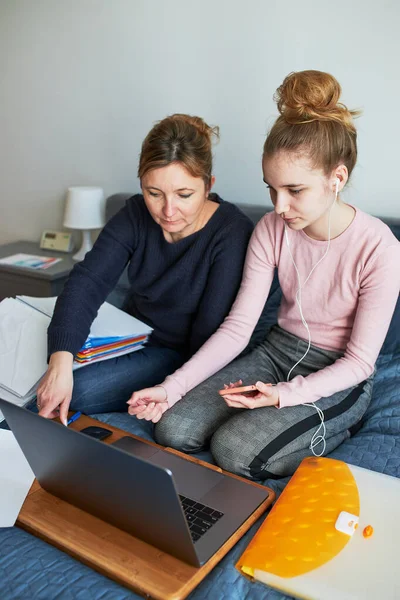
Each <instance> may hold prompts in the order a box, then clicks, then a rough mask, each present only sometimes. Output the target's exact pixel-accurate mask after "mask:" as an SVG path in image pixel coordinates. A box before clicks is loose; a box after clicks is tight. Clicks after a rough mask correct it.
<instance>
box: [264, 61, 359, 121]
mask: <svg viewBox="0 0 400 600" xmlns="http://www.w3.org/2000/svg"><path fill="white" fill-rule="evenodd" d="M341 93H342V88H341V87H340V84H339V82H338V81H337V80H336V79H335V78H334V77H333V76H332V75H330V74H329V73H323V72H322V71H300V72H299V73H290V74H289V75H288V76H287V77H285V79H284V81H283V83H282V85H281V86H279V88H278V89H277V90H276V93H275V95H274V100H275V102H276V103H277V106H278V110H279V112H280V113H281V115H282V117H283V118H284V119H285V121H286V123H290V124H291V125H299V124H302V123H308V122H310V121H337V122H338V123H342V124H343V125H345V127H347V129H349V130H350V131H355V127H354V123H353V117H356V116H357V115H358V114H359V113H358V111H355V110H353V111H351V110H349V109H348V108H347V107H346V106H345V105H344V104H342V103H341V102H339V98H340V95H341Z"/></svg>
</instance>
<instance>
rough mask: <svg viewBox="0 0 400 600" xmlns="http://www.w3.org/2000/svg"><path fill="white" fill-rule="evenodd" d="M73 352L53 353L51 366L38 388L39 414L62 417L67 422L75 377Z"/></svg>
mask: <svg viewBox="0 0 400 600" xmlns="http://www.w3.org/2000/svg"><path fill="white" fill-rule="evenodd" d="M73 360H74V357H73V355H72V354H71V352H55V353H54V354H52V355H51V357H50V361H49V367H48V369H47V371H46V373H45V375H44V377H43V379H42V381H41V382H40V384H39V387H38V390H37V406H38V409H39V415H41V416H42V417H46V418H47V419H53V418H54V417H58V416H59V417H60V421H61V423H63V424H64V425H66V424H67V419H68V409H69V405H70V402H71V398H72V388H73V385H74V378H73V375H72V363H73Z"/></svg>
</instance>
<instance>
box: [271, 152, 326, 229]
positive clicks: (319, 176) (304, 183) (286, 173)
mask: <svg viewBox="0 0 400 600" xmlns="http://www.w3.org/2000/svg"><path fill="white" fill-rule="evenodd" d="M263 174H264V182H265V183H266V184H267V186H268V188H269V192H270V196H271V201H272V204H273V205H274V208H275V212H276V213H277V214H278V215H279V216H280V217H282V219H284V221H285V223H286V224H287V226H288V227H290V229H294V230H297V231H298V230H300V229H306V228H307V227H308V228H310V229H311V230H313V229H314V228H315V227H317V228H318V224H319V222H321V223H322V222H325V218H324V217H325V215H326V214H327V212H328V211H329V209H330V208H331V206H332V203H333V202H334V201H335V178H334V176H333V178H332V177H327V176H326V175H325V173H324V172H323V171H322V170H321V169H315V168H313V167H312V166H311V163H310V160H309V159H308V158H307V157H306V156H299V155H297V154H294V153H289V152H283V151H282V152H277V153H276V154H274V155H272V156H267V157H264V159H263ZM313 226H314V227H313Z"/></svg>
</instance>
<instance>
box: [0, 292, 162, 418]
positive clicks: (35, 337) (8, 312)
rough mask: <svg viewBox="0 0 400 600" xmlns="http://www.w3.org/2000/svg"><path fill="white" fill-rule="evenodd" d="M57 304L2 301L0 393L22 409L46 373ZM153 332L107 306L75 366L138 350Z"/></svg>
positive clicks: (22, 298)
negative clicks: (53, 317) (49, 339)
mask: <svg viewBox="0 0 400 600" xmlns="http://www.w3.org/2000/svg"><path fill="white" fill-rule="evenodd" d="M56 300H57V298H56V297H53V298H33V297H30V296H17V298H15V299H14V298H6V299H5V300H3V301H2V302H0V395H1V397H2V398H4V399H5V400H9V401H11V402H14V403H15V404H18V405H19V406H23V405H24V404H26V403H27V402H29V400H31V399H32V398H34V396H35V392H36V389H37V386H38V384H39V381H40V379H41V378H42V377H43V375H44V373H45V372H46V370H47V335H46V333H47V328H48V326H49V323H50V320H51V316H52V314H53V311H54V305H55V303H56ZM151 331H152V329H151V327H149V326H148V325H145V324H144V323H142V322H141V321H139V320H138V319H135V318H134V317H132V316H130V315H128V314H127V313H125V312H123V311H122V310H120V309H118V308H116V307H115V306H112V305H111V304H108V303H107V302H105V303H104V304H103V305H102V306H101V307H100V309H99V312H98V315H97V317H96V319H95V320H94V321H93V323H92V327H91V329H90V333H89V337H88V339H87V340H86V342H85V344H84V345H83V347H82V348H81V350H80V351H79V353H78V355H77V357H76V360H75V362H74V368H79V367H83V366H85V365H86V364H90V363H93V362H97V361H100V360H106V359H108V358H112V357H115V356H121V355H122V354H127V353H128V352H133V351H135V350H138V349H139V348H142V347H143V345H144V344H145V342H146V341H147V339H148V336H149V335H150V333H151ZM2 420H3V417H2V415H1V413H0V421H2Z"/></svg>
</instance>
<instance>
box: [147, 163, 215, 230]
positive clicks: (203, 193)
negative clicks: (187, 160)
mask: <svg viewBox="0 0 400 600" xmlns="http://www.w3.org/2000/svg"><path fill="white" fill-rule="evenodd" d="M141 184H142V191H143V196H144V200H145V203H146V206H147V209H148V211H149V213H150V214H151V216H152V217H153V219H154V221H155V222H156V223H158V225H160V227H161V228H162V229H163V230H164V232H166V233H167V234H169V235H170V236H172V238H181V237H185V235H190V233H192V232H193V231H196V225H197V223H198V222H199V220H200V219H201V218H202V215H203V211H204V207H205V203H206V200H207V194H208V192H209V189H206V187H205V183H204V180H203V179H202V178H201V177H193V176H192V175H190V173H189V172H188V171H187V170H186V168H185V167H184V166H182V164H180V163H171V164H170V165H168V166H167V167H161V168H160V169H152V170H151V171H148V172H147V173H146V174H145V175H144V177H143V178H142V182H141ZM210 187H211V186H210Z"/></svg>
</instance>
